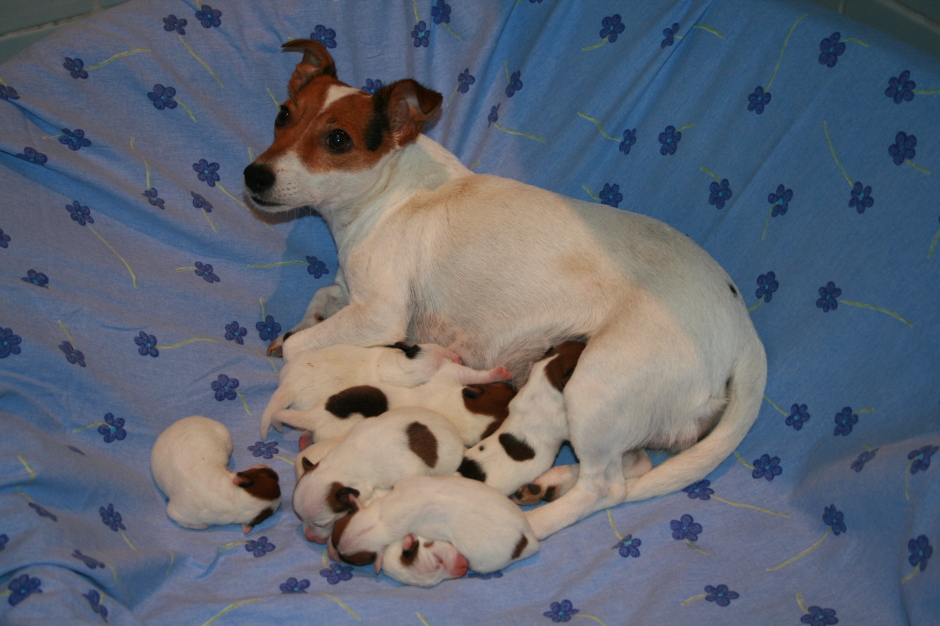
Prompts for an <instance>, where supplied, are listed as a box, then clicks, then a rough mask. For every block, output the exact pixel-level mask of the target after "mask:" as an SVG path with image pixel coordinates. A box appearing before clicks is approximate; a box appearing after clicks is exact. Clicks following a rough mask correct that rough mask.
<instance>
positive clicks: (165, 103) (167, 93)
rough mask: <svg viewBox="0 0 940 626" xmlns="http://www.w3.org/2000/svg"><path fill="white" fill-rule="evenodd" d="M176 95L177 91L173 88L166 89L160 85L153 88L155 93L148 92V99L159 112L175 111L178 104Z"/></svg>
mask: <svg viewBox="0 0 940 626" xmlns="http://www.w3.org/2000/svg"><path fill="white" fill-rule="evenodd" d="M175 95H176V89H174V88H173V87H164V86H163V85H161V84H160V83H157V84H156V85H154V86H153V91H148V92H147V98H148V99H149V100H150V102H151V103H152V104H153V106H154V108H156V109H157V110H158V111H162V110H163V109H175V108H176V104H177V102H176V100H174V99H173V96H175Z"/></svg>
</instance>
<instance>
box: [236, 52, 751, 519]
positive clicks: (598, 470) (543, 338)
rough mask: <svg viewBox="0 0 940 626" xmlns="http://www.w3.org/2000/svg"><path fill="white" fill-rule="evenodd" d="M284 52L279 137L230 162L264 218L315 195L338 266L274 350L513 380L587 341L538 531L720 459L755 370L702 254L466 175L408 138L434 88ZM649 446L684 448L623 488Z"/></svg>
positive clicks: (646, 228) (682, 239) (437, 102)
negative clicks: (343, 351)
mask: <svg viewBox="0 0 940 626" xmlns="http://www.w3.org/2000/svg"><path fill="white" fill-rule="evenodd" d="M285 47H287V48H291V49H297V50H302V51H303V53H304V57H303V60H302V61H301V62H300V63H298V64H297V66H296V68H295V70H294V73H293V75H292V76H291V77H290V80H289V83H288V92H289V95H290V98H289V99H288V100H287V101H286V102H285V103H284V104H283V105H282V106H281V110H280V112H279V113H278V115H277V118H276V119H275V121H274V142H273V143H272V144H271V146H270V147H269V148H268V149H267V150H265V151H264V152H263V153H262V154H261V155H259V156H258V158H257V159H255V161H254V162H253V163H251V164H250V165H249V166H248V167H247V168H245V185H246V188H247V192H248V197H249V199H250V201H251V202H252V203H253V204H254V205H255V206H256V207H257V208H258V210H260V211H266V212H271V213H278V212H286V211H292V210H293V209H294V207H298V206H303V205H309V206H311V207H313V208H314V209H315V210H316V211H317V213H319V215H320V216H321V217H322V218H323V219H324V220H325V221H326V223H327V225H328V226H329V228H330V232H331V234H332V236H333V239H334V240H335V242H336V247H337V254H338V260H339V266H340V270H341V271H340V272H337V274H336V280H337V282H336V284H334V285H331V286H330V287H327V288H325V289H327V290H328V291H326V292H322V295H321V292H318V293H317V295H316V296H314V301H315V302H314V303H311V306H312V307H314V308H315V309H316V308H317V307H319V306H321V305H322V302H323V301H324V300H330V301H331V304H330V306H329V307H327V306H325V305H322V306H323V309H322V310H320V311H315V312H314V314H313V315H311V316H307V317H305V320H304V321H303V322H302V323H301V325H300V326H298V327H297V328H296V329H295V332H294V333H293V334H292V335H291V336H290V337H289V338H288V339H287V340H286V341H284V342H283V346H282V349H283V354H284V357H285V359H286V360H287V361H288V363H290V362H291V361H292V360H294V359H295V358H297V354H298V353H299V352H301V351H302V350H307V349H314V348H322V347H324V346H328V345H332V344H336V343H347V344H353V345H360V346H371V345H384V344H388V343H391V342H394V341H401V340H405V339H408V340H411V341H416V342H434V343H438V344H441V345H445V346H448V347H450V348H452V349H454V350H455V351H456V352H457V353H458V354H459V355H460V357H461V358H462V359H463V362H464V363H466V364H467V365H468V366H470V367H474V368H481V369H484V368H488V367H493V366H495V365H505V366H506V367H507V368H508V369H509V371H510V372H511V373H512V376H513V381H514V383H515V384H516V385H517V386H521V384H522V383H524V382H525V379H526V377H527V375H528V372H529V369H530V367H531V363H532V362H533V361H534V360H536V359H537V358H538V357H539V356H541V355H542V354H543V353H544V351H545V349H546V348H547V347H548V346H554V345H558V344H560V343H562V342H563V341H566V340H568V339H574V338H582V339H583V338H586V339H588V340H589V344H588V347H587V348H585V350H584V352H583V353H582V355H581V359H580V361H579V366H578V369H577V371H576V372H575V373H574V374H573V375H572V377H571V380H570V381H569V382H568V384H567V385H566V386H565V389H564V392H563V397H564V404H565V409H566V411H567V413H568V425H569V439H570V441H571V445H572V447H573V448H574V451H575V453H576V454H577V456H578V458H579V459H580V461H581V464H580V468H579V475H578V478H577V482H576V483H575V485H574V487H572V488H571V490H570V491H569V492H568V493H566V494H565V495H564V496H562V497H561V498H559V499H558V500H556V501H554V502H551V503H548V504H547V505H545V506H542V507H539V508H538V509H535V510H533V511H531V512H530V513H529V517H530V522H531V523H532V527H533V529H534V530H535V533H536V535H538V536H539V537H546V536H548V535H550V534H552V533H553V532H555V531H557V530H559V529H561V528H564V527H565V526H567V525H569V524H572V523H574V522H576V521H577V520H579V519H581V518H583V517H585V516H587V515H590V514H591V513H593V512H595V511H599V510H602V509H604V508H607V507H611V506H614V505H617V504H620V503H621V502H623V501H628V500H639V499H644V498H651V497H654V496H658V495H663V494H666V493H670V492H672V491H675V490H678V489H681V488H683V487H685V486H686V485H689V484H691V483H693V482H695V481H697V480H701V479H702V478H704V477H705V476H707V475H708V473H709V472H711V471H712V470H713V469H714V468H715V467H717V466H718V464H719V463H721V462H722V461H723V460H725V459H726V458H727V457H728V456H729V455H730V454H731V453H732V452H733V451H734V449H735V448H736V447H737V446H738V444H739V443H740V442H741V440H742V439H743V438H744V436H745V435H746V434H747V432H748V429H749V428H750V427H751V425H752V424H753V422H754V420H755V419H756V418H757V413H758V410H759V409H760V405H761V403H762V401H763V391H764V384H765V382H766V370H767V362H766V356H765V354H764V348H763V346H762V344H761V342H760V339H759V338H758V336H757V333H756V332H755V330H754V326H753V324H752V323H751V320H750V317H749V314H748V312H747V307H746V306H745V304H744V301H743V299H742V298H741V295H740V292H739V290H738V289H737V287H735V285H734V283H733V282H732V280H731V279H730V278H729V276H728V275H727V273H725V271H724V270H722V268H721V267H720V266H719V265H718V264H717V263H716V262H715V261H714V260H713V259H712V258H711V257H710V256H709V255H708V254H707V253H706V252H705V251H704V250H702V249H701V248H700V247H698V246H697V245H696V244H695V243H694V242H693V241H692V240H691V239H689V238H688V237H686V236H685V235H683V234H682V233H680V232H678V231H676V230H674V229H672V228H670V227H669V226H667V225H665V224H663V223H662V222H659V221H657V220H654V219H651V218H649V217H646V216H643V215H638V214H635V213H630V212H628V211H623V210H619V209H615V208H613V207H608V206H603V205H600V204H596V203H589V202H583V201H580V200H575V199H573V198H566V197H563V196H560V195H558V194H555V193H552V192H549V191H546V190H543V189H538V188H535V187H531V186H528V185H525V184H522V183H519V182H516V181H513V180H508V179H505V178H499V177H496V176H487V175H477V174H474V173H473V172H471V171H470V170H469V169H468V168H466V167H465V166H464V165H463V164H461V163H460V161H459V160H458V159H457V157H455V156H454V155H453V154H451V153H450V152H448V151H447V150H445V149H444V148H443V147H442V146H441V145H440V144H438V143H436V142H434V141H432V140H431V139H428V138H427V137H425V136H423V135H421V128H422V126H423V124H424V123H425V122H426V121H427V120H429V119H430V118H431V117H432V116H433V115H434V114H435V113H437V111H438V110H439V109H440V106H441V102H442V96H441V94H439V93H437V92H435V91H432V90H430V89H427V88H425V87H423V86H421V85H420V84H418V83H417V82H415V81H414V80H401V81H397V82H394V83H392V84H389V85H387V86H385V87H383V88H382V89H380V90H378V91H377V92H376V93H375V94H367V93H365V92H363V91H360V90H358V89H355V88H353V87H350V86H349V85H346V84H344V83H341V82H340V81H339V80H337V78H336V66H335V64H334V62H333V59H332V58H331V57H330V55H329V54H328V53H327V51H326V49H325V48H324V47H323V46H322V45H320V44H319V43H317V42H314V41H310V40H294V41H291V42H289V43H287V44H285ZM415 242H420V244H416V243H415ZM318 303H320V304H318ZM318 319H322V321H319V322H318V323H313V322H315V321H317V320H318ZM310 324H312V325H310ZM305 326H306V327H305ZM278 345H279V344H278ZM276 347H277V346H276ZM716 423H717V425H716ZM706 433H707V435H706ZM703 435H704V437H703ZM645 448H668V449H675V450H685V449H686V448H688V449H687V450H685V451H684V452H682V453H680V454H677V455H676V456H674V457H673V458H671V459H668V460H667V461H665V462H663V463H661V464H660V465H658V466H657V467H656V468H654V469H653V470H651V471H649V472H648V473H646V474H645V475H643V476H641V477H640V478H639V479H637V480H636V481H634V482H633V483H632V484H631V485H629V487H628V485H627V482H626V481H625V479H624V477H623V468H622V463H623V460H624V458H625V454H626V453H632V452H634V451H638V450H642V449H645Z"/></svg>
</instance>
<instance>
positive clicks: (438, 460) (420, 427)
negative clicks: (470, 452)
mask: <svg viewBox="0 0 940 626" xmlns="http://www.w3.org/2000/svg"><path fill="white" fill-rule="evenodd" d="M327 441H333V440H332V439H330V440H327ZM318 445H320V444H319V443H318V444H314V445H313V446H311V447H312V448H315V447H317V446H318ZM308 449H309V448H308ZM463 451H464V446H463V442H462V441H461V440H460V436H459V435H458V434H457V431H456V430H455V429H454V427H453V426H451V425H450V423H449V422H448V421H447V420H446V419H444V417H443V416H441V415H439V414H437V413H435V412H433V411H428V410H427V409H421V408H416V407H410V408H402V409H396V410H392V411H389V412H388V413H386V414H384V415H382V416H380V417H376V418H375V419H370V420H364V421H361V422H359V423H358V424H356V425H355V426H353V428H352V429H350V431H349V434H348V435H346V438H345V439H343V440H342V441H340V442H339V443H338V444H336V446H335V447H334V448H333V449H332V450H330V451H329V452H327V454H326V455H325V456H323V458H322V459H321V460H320V461H319V462H318V463H313V462H311V461H310V460H308V459H307V458H306V457H305V456H304V457H301V460H300V465H301V468H302V469H303V471H304V473H303V475H302V476H301V477H300V478H299V479H298V481H297V486H296V487H295V488H294V511H295V512H296V513H297V516H298V517H300V519H301V520H302V521H303V525H304V536H305V537H306V538H307V539H308V540H310V541H315V542H317V543H326V540H327V539H328V538H329V536H330V533H331V532H332V530H333V523H334V522H335V521H336V520H337V519H339V518H340V517H342V516H344V515H346V514H347V513H348V512H349V511H350V510H352V508H353V505H352V498H353V497H355V498H357V499H358V501H359V502H361V503H367V502H369V501H370V500H372V498H373V496H374V495H375V492H376V490H387V489H391V488H392V487H393V486H394V485H395V483H397V482H398V481H399V480H401V479H402V478H405V477H406V476H414V475H431V476H434V475H448V474H453V473H454V472H456V471H457V466H458V465H460V461H461V459H462V458H463Z"/></svg>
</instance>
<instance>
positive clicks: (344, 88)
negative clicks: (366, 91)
mask: <svg viewBox="0 0 940 626" xmlns="http://www.w3.org/2000/svg"><path fill="white" fill-rule="evenodd" d="M354 93H359V90H358V89H356V88H355V87H350V86H348V85H331V86H330V88H329V90H327V92H326V100H324V101H323V107H322V108H321V109H320V111H321V112H323V111H326V109H327V108H329V106H330V105H331V104H333V103H334V102H336V101H337V100H339V99H340V98H343V97H345V96H348V95H351V94H354Z"/></svg>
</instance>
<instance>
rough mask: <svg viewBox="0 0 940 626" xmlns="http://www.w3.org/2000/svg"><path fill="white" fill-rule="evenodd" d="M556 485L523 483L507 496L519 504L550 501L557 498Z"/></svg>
mask: <svg viewBox="0 0 940 626" xmlns="http://www.w3.org/2000/svg"><path fill="white" fill-rule="evenodd" d="M558 496H559V494H558V486H557V485H549V486H547V487H543V486H542V485H539V484H537V483H529V484H527V485H523V486H521V487H519V489H517V490H516V492H515V493H514V494H512V495H511V496H509V498H510V499H511V500H512V501H513V502H515V503H516V504H520V505H527V504H538V503H539V502H551V501H552V500H555V499H556V498H558Z"/></svg>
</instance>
